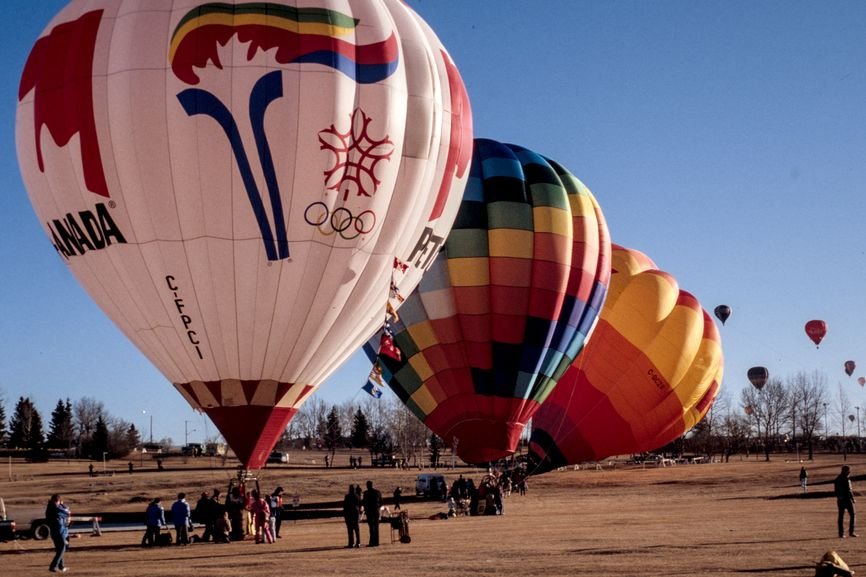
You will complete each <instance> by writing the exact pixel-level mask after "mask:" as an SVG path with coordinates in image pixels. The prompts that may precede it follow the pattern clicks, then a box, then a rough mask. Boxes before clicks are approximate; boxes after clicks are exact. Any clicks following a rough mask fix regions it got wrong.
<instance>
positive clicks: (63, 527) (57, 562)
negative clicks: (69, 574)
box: [45, 494, 70, 573]
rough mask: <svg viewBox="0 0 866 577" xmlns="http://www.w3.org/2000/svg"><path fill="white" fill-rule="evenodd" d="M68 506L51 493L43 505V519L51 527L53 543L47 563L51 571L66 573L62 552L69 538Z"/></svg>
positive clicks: (58, 496)
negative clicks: (49, 559) (50, 556)
mask: <svg viewBox="0 0 866 577" xmlns="http://www.w3.org/2000/svg"><path fill="white" fill-rule="evenodd" d="M69 515H70V512H69V507H67V506H66V505H64V504H63V499H61V498H60V495H56V494H55V495H51V499H49V500H48V505H47V506H46V507H45V520H46V521H47V522H48V527H49V528H50V529H51V541H52V542H53V543H54V558H53V559H52V560H51V563H50V564H49V565H48V570H49V571H51V572H52V573H66V571H67V569H66V565H65V564H64V562H63V554H64V553H65V552H66V545H67V541H68V539H69Z"/></svg>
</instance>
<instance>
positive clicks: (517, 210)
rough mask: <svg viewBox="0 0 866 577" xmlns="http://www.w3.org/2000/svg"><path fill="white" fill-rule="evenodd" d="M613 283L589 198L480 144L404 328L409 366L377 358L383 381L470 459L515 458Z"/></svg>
mask: <svg viewBox="0 0 866 577" xmlns="http://www.w3.org/2000/svg"><path fill="white" fill-rule="evenodd" d="M609 277H610V240H609V236H608V233H607V225H606V223H605V221H604V217H603V215H602V212H601V209H600V208H599V206H598V204H597V203H596V201H595V198H594V197H593V196H592V193H591V192H590V191H589V189H588V188H586V186H584V185H583V183H581V182H580V181H579V180H578V179H577V178H575V177H574V176H573V175H572V174H571V173H569V172H568V171H567V170H566V169H564V168H563V167H562V166H560V165H558V164H557V163H555V162H553V161H551V160H548V159H546V158H544V157H542V156H540V155H539V154H536V153H534V152H532V151H530V150H527V149H525V148H521V147H519V146H514V145H509V144H502V143H499V142H495V141H492V140H484V139H478V140H476V141H475V148H474V153H473V157H472V165H471V168H470V175H469V182H468V184H467V188H466V191H465V193H464V196H463V202H462V204H461V205H460V209H459V212H458V215H457V219H456V221H455V224H454V227H453V228H452V230H451V232H450V234H449V236H448V239H447V241H446V243H445V247H444V249H443V251H442V252H441V253H440V254H439V256H438V257H437V258H436V260H435V261H434V263H433V265H432V267H431V269H430V270H428V272H427V273H426V274H425V276H424V278H423V279H422V281H421V284H420V285H419V287H418V289H416V291H415V292H414V293H412V294H411V295H410V297H409V298H408V299H407V301H406V302H405V303H404V304H403V306H402V307H401V308H400V320H399V321H397V322H396V323H394V327H393V332H394V341H395V343H396V345H397V347H398V348H399V349H400V350H401V352H402V358H401V360H400V361H397V360H395V359H393V358H390V357H387V356H385V355H380V356H379V359H378V361H377V362H378V364H379V366H380V367H381V369H382V374H383V377H384V378H385V379H386V380H387V381H388V384H389V385H390V387H391V388H392V389H393V390H394V391H395V392H396V394H397V396H398V397H399V398H400V399H401V400H402V401H403V402H404V403H405V404H406V405H407V406H408V407H409V408H410V409H411V410H412V412H413V413H414V414H415V415H416V416H417V417H418V418H419V419H421V420H422V421H423V422H424V423H425V424H426V425H427V427H429V428H430V429H431V430H432V431H433V432H435V433H436V434H438V435H439V436H441V437H442V438H443V439H444V440H445V441H446V442H447V443H448V444H449V445H451V446H454V445H455V444H456V447H457V452H458V454H459V455H460V457H461V458H462V459H464V460H465V461H467V462H470V463H483V462H489V461H493V460H496V459H498V458H501V457H504V456H507V455H509V454H511V453H513V452H514V450H515V449H516V447H517V442H518V439H519V436H520V433H521V432H522V431H523V428H524V427H525V425H526V423H527V421H528V420H529V419H530V418H531V417H532V415H533V414H534V413H535V411H536V410H537V409H538V407H539V405H540V403H541V402H542V401H544V399H545V398H546V397H547V395H548V394H549V393H550V391H551V390H552V389H553V388H554V386H555V385H556V383H557V381H558V380H559V378H560V377H561V376H562V375H563V373H564V372H565V370H566V369H567V368H568V366H569V365H571V363H572V361H573V360H574V359H575V358H576V357H577V355H578V353H579V352H580V351H581V349H582V348H583V345H584V342H585V341H586V338H587V335H588V334H589V331H590V329H591V328H592V326H593V324H594V322H595V320H596V318H597V317H598V313H599V311H600V310H601V306H602V304H603V301H604V297H605V294H606V292H607V284H608V280H609ZM374 340H375V339H374ZM376 342H378V341H376Z"/></svg>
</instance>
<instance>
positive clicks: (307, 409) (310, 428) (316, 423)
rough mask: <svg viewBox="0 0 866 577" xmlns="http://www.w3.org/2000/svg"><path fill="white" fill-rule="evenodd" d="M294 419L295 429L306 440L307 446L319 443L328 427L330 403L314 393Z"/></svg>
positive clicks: (305, 444)
mask: <svg viewBox="0 0 866 577" xmlns="http://www.w3.org/2000/svg"><path fill="white" fill-rule="evenodd" d="M292 421H294V429H295V430H296V431H297V433H298V434H299V436H300V437H301V438H302V439H303V440H304V446H305V447H306V448H308V449H309V448H311V447H312V446H313V445H319V444H321V439H322V438H324V434H325V432H326V431H327V429H328V405H327V404H325V401H324V400H322V399H321V398H319V397H318V396H316V395H313V396H312V397H310V398H309V399H307V400H306V402H304V404H303V405H301V408H300V409H298V412H297V413H296V414H295V416H294V418H293V419H292Z"/></svg>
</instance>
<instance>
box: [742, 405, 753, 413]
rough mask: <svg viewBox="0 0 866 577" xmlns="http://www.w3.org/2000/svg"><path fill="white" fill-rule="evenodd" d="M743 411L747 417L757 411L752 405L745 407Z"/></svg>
mask: <svg viewBox="0 0 866 577" xmlns="http://www.w3.org/2000/svg"><path fill="white" fill-rule="evenodd" d="M743 410H744V411H745V412H746V414H747V415H752V414H754V412H755V409H753V408H752V405H746V406H745V407H743Z"/></svg>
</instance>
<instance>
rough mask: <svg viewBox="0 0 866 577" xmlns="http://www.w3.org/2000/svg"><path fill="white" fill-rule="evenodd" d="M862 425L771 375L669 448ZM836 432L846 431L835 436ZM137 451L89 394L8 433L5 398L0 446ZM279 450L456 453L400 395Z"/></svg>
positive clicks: (793, 444) (825, 396)
mask: <svg viewBox="0 0 866 577" xmlns="http://www.w3.org/2000/svg"><path fill="white" fill-rule="evenodd" d="M864 408H866V405H864ZM854 411H856V415H855V414H854ZM831 417H832V418H831ZM864 418H866V414H864ZM837 419H838V420H837ZM859 419H860V408H859V406H854V407H852V404H851V402H850V400H849V396H848V394H847V392H846V390H845V388H844V386H843V385H842V384H841V383H840V385H839V388H838V392H837V394H836V395H833V394H831V391H830V390H829V388H828V385H827V377H826V375H825V374H824V373H821V372H817V371H816V372H813V373H810V374H807V373H805V372H800V373H797V374H796V375H794V376H793V377H790V378H788V379H786V380H781V379H778V378H774V379H769V380H768V382H767V384H766V385H765V386H764V387H763V388H762V389H761V390H758V389H754V388H751V387H750V388H746V389H743V390H742V391H741V393H740V398H739V400H738V401H737V402H732V401H731V400H730V398H729V397H728V396H722V397H720V398H719V399H717V400H716V402H715V403H714V406H713V408H712V409H711V411H710V412H709V413H708V414H707V416H706V417H705V418H704V419H703V420H702V421H701V422H700V423H698V425H697V426H695V427H694V428H693V429H692V431H690V432H689V433H688V434H687V435H686V436H685V437H683V438H681V439H678V440H677V441H674V442H673V443H671V444H670V445H669V446H667V447H664V448H662V450H663V451H665V452H671V453H680V454H682V453H698V454H707V455H719V454H721V455H723V456H724V457H725V458H730V456H731V455H735V454H746V455H748V454H749V453H753V452H761V453H763V455H764V457H765V459H767V460H769V459H770V455H771V454H772V453H774V452H790V451H793V450H803V451H805V452H806V453H807V455H808V458H809V459H811V458H812V455H813V452H814V451H815V450H816V449H824V450H836V451H860V450H861V439H860V430H859V429H860V426H859V425H860V422H859ZM855 421H856V426H855ZM836 425H841V426H839V427H837V426H836ZM831 429H833V430H835V431H841V435H839V434H834V435H831V434H830V430H831ZM855 431H856V435H854V434H853V433H855ZM140 445H141V439H140V436H139V432H138V430H137V429H136V428H135V425H134V424H132V423H129V422H127V421H124V420H123V419H118V418H114V417H112V416H111V415H109V414H108V412H107V411H106V409H105V407H104V405H103V404H102V403H101V402H99V401H96V400H95V399H93V398H90V397H83V398H81V399H79V400H77V401H75V402H74V403H73V402H71V401H70V400H69V399H66V400H62V399H61V400H58V401H57V405H56V406H55V408H54V411H52V413H51V419H50V421H49V424H48V427H47V431H46V430H45V427H44V425H43V421H42V418H41V416H40V414H39V411H38V410H37V409H36V407H35V406H34V404H33V402H32V401H31V400H30V399H29V398H27V397H21V398H19V399H18V402H17V403H16V405H15V410H14V412H13V414H12V415H11V417H10V418H9V420H8V427H7V419H6V412H5V409H4V406H3V403H2V402H0V447H6V448H13V449H26V450H29V451H31V452H32V453H34V454H42V455H44V454H47V453H48V452H49V451H62V452H64V453H66V454H71V455H75V456H80V457H86V458H92V459H97V460H99V459H102V458H103V456H107V457H109V458H114V457H123V456H125V455H127V454H128V453H129V452H130V451H131V450H132V449H134V448H136V447H139V446H140ZM280 447H281V448H283V449H286V448H302V447H303V448H307V449H311V448H318V449H326V450H328V451H330V452H331V455H332V456H333V455H334V453H335V452H336V450H337V449H340V448H357V449H365V450H368V451H369V452H370V454H371V457H372V456H373V455H376V454H381V455H394V456H395V457H397V458H399V459H406V460H407V461H409V462H411V463H412V464H417V462H418V460H419V459H421V460H425V458H426V459H427V460H429V461H431V462H433V463H438V461H439V459H440V458H441V457H442V455H443V454H444V453H445V452H446V450H447V449H449V447H445V446H444V443H443V441H442V439H440V438H439V437H437V436H435V435H432V434H431V433H430V431H429V430H428V429H427V428H426V427H425V426H424V425H423V424H422V423H421V422H420V421H419V420H418V419H417V418H415V416H414V415H413V414H412V413H411V412H410V411H409V410H408V409H407V408H406V407H405V406H404V405H403V404H402V403H401V402H399V401H398V400H397V399H394V398H391V397H383V398H380V399H374V398H372V397H369V398H368V397H365V398H364V400H363V401H361V402H355V401H354V400H348V401H345V402H343V403H341V404H335V405H328V404H327V403H326V402H325V401H324V400H322V399H321V398H318V397H316V396H314V397H312V398H311V399H309V400H308V401H307V402H306V403H304V405H303V406H302V407H301V409H300V410H299V411H298V413H297V414H296V415H295V417H294V418H293V419H292V421H291V422H290V423H289V426H288V427H287V428H286V431H285V432H284V434H283V436H282V438H281V439H280Z"/></svg>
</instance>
